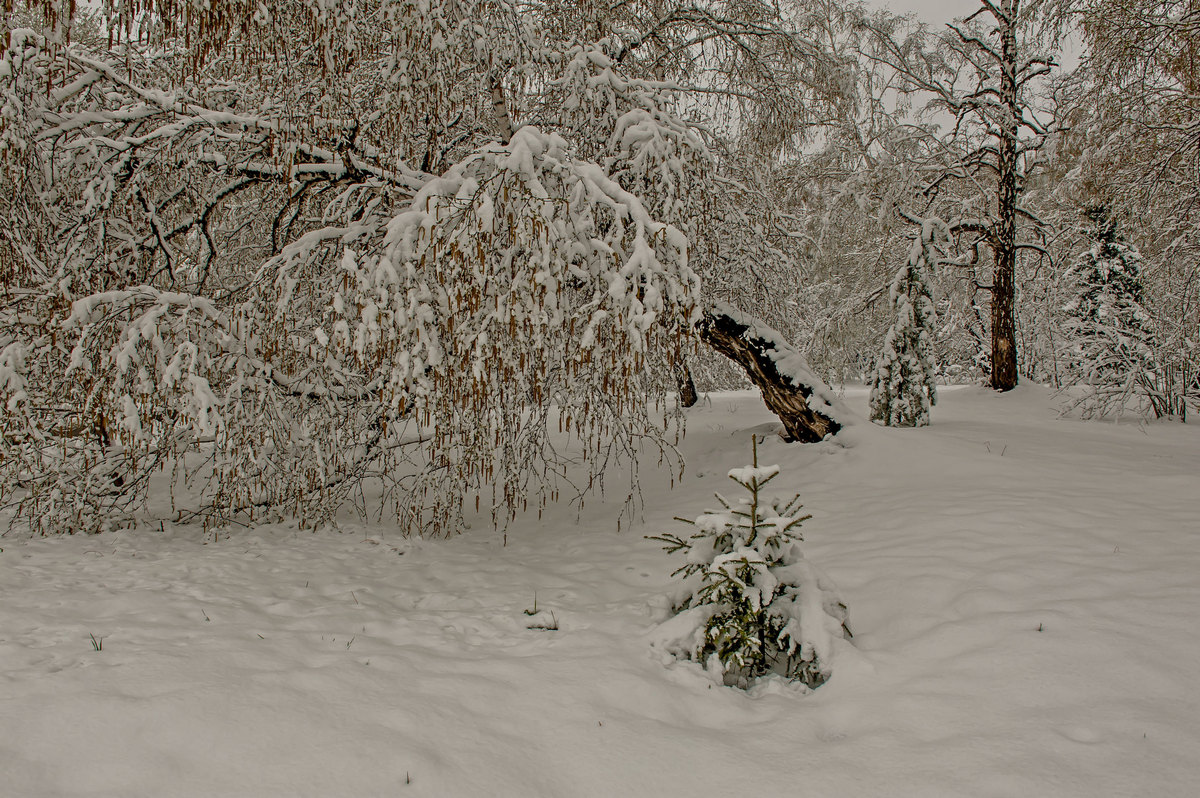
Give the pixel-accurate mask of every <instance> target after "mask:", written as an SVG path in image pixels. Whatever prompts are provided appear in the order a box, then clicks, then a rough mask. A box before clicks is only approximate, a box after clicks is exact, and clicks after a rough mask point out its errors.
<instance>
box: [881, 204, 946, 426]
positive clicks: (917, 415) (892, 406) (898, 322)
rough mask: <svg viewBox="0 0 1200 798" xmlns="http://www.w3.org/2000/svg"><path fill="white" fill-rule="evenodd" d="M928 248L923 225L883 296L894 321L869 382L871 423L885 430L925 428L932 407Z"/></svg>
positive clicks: (928, 230)
mask: <svg viewBox="0 0 1200 798" xmlns="http://www.w3.org/2000/svg"><path fill="white" fill-rule="evenodd" d="M932 247H933V236H932V225H931V224H930V223H926V224H924V225H922V230H921V235H920V236H919V237H918V238H917V239H916V240H914V241H913V245H912V249H911V251H910V252H909V256H908V262H907V263H905V264H904V266H902V267H901V268H900V270H899V271H897V272H896V277H895V279H893V280H892V287H891V290H890V291H889V294H888V296H889V299H890V302H891V306H892V318H893V319H894V320H893V322H892V326H891V328H890V329H889V330H888V332H887V336H886V337H885V338H884V344H883V354H881V355H880V357H879V361H878V363H877V364H876V366H875V377H874V379H873V380H872V382H871V420H872V421H875V422H876V423H879V424H884V425H886V426H889V427H924V426H927V425H928V424H929V408H930V407H932V406H933V405H935V404H937V386H936V384H935V377H936V368H935V365H934V351H933V341H934V335H935V334H936V331H935V329H934V319H935V312H934V305H933V297H932V295H931V292H930V289H929V285H930V282H931V277H930V273H929V265H930V259H931V256H932Z"/></svg>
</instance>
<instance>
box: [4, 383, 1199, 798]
mask: <svg viewBox="0 0 1200 798" xmlns="http://www.w3.org/2000/svg"><path fill="white" fill-rule="evenodd" d="M848 400H849V402H850V404H851V405H852V406H853V407H855V408H856V409H859V410H861V409H863V407H864V406H865V398H864V397H863V396H862V395H861V393H859V394H854V393H851V395H850V396H849V399H848ZM933 419H934V425H933V426H932V427H930V428H928V429H925V430H888V429H879V428H874V427H872V426H871V425H867V424H861V423H860V424H859V425H858V426H857V427H856V428H855V429H854V431H853V433H852V434H853V436H854V437H855V438H856V445H855V446H853V447H852V448H850V449H840V448H836V447H833V446H830V445H827V444H821V445H818V446H808V447H800V446H787V445H784V444H782V443H781V442H779V441H777V440H768V441H767V443H766V444H765V445H764V446H763V447H762V449H761V450H760V451H761V458H762V461H763V462H764V463H772V462H779V463H780V464H781V465H782V466H783V469H784V473H783V475H782V476H781V477H779V479H777V480H776V481H775V483H773V485H772V487H778V489H779V492H780V493H785V494H790V492H791V491H792V490H798V491H800V492H802V493H803V495H804V497H805V500H806V506H807V509H808V510H809V511H810V512H812V513H813V515H814V518H813V519H812V520H811V521H809V522H808V523H807V524H806V525H805V531H806V534H807V539H808V543H807V546H806V553H807V555H808V557H809V559H811V560H813V561H814V562H816V563H817V564H818V565H820V566H822V567H823V568H824V569H825V570H826V571H827V572H828V573H829V574H830V575H831V576H832V577H833V578H834V579H835V580H836V581H837V582H838V583H839V585H840V587H841V589H842V592H843V594H844V595H845V597H846V599H847V602H848V604H849V606H850V612H851V621H852V624H853V626H854V629H855V632H856V635H857V637H856V640H855V642H856V645H857V647H856V648H846V649H842V650H840V651H839V655H838V657H837V659H836V660H835V662H834V668H835V672H834V676H833V679H832V680H831V681H830V682H829V683H828V684H827V685H826V686H824V687H822V688H820V689H819V690H817V691H816V692H815V693H812V694H810V695H803V694H801V693H799V692H797V691H793V690H789V689H784V688H781V687H780V686H779V685H777V684H776V685H771V686H768V688H766V689H761V690H759V691H758V692H757V693H755V694H752V695H746V694H744V693H740V692H738V691H735V690H733V689H730V688H723V687H716V686H713V685H712V684H711V682H710V681H709V680H708V678H707V677H706V676H705V675H704V674H703V673H702V672H701V671H699V670H698V669H697V668H696V667H694V666H691V665H675V666H672V667H667V666H666V665H664V663H663V662H662V661H661V660H660V659H659V658H658V657H657V656H656V654H655V653H654V651H653V650H652V649H651V647H650V645H649V641H650V639H651V638H652V632H651V629H652V626H653V624H654V623H655V622H656V620H658V619H660V618H661V617H662V614H663V612H664V610H663V609H662V607H663V600H662V598H661V596H662V595H663V594H664V593H665V592H666V591H667V590H668V587H669V580H668V577H667V575H668V573H669V571H670V570H671V568H672V567H673V566H672V563H671V561H670V558H668V557H667V555H665V554H663V553H662V552H661V551H660V550H659V549H658V547H657V544H654V543H651V542H647V541H645V540H643V539H642V535H643V534H647V533H652V532H656V531H660V530H664V529H671V530H678V529H679V526H678V525H677V524H675V523H674V522H672V521H671V520H670V519H671V516H673V515H685V516H688V517H694V516H695V515H698V514H699V512H700V511H701V510H702V509H703V508H704V507H705V506H711V505H712V504H713V502H712V501H711V498H710V496H711V492H712V491H713V490H725V489H727V487H733V486H732V484H731V483H729V481H728V480H727V479H726V478H725V472H726V471H727V470H728V469H729V468H731V467H734V466H738V465H742V464H743V463H744V462H746V461H747V460H748V449H749V446H748V441H749V432H748V431H749V430H750V429H758V430H762V429H765V427H764V426H763V425H764V424H765V423H767V422H769V421H770V416H769V415H768V414H767V412H766V411H765V410H763V409H762V407H761V405H760V403H759V402H758V400H757V399H756V398H755V397H754V396H752V395H750V394H737V395H717V396H714V397H712V399H711V402H710V403H708V404H706V405H704V406H702V407H699V408H697V409H695V410H694V411H693V412H692V415H691V418H690V421H689V432H688V436H687V439H686V441H685V443H684V446H683V448H684V450H685V452H686V453H687V454H688V456H689V461H690V465H689V468H688V471H687V473H686V475H685V477H684V483H683V485H682V487H679V488H676V489H675V490H668V489H667V483H666V477H665V475H659V476H655V472H654V471H653V469H652V468H651V467H650V464H647V466H646V467H645V468H644V469H643V473H644V474H645V475H646V476H645V479H644V482H645V483H646V491H645V492H646V497H647V502H648V506H647V508H646V511H645V514H644V519H645V520H644V524H642V525H639V526H637V527H636V528H634V529H633V530H626V531H622V532H620V533H618V532H616V531H615V529H614V523H613V517H614V514H615V512H616V509H617V507H618V505H615V504H605V503H602V502H597V503H594V504H589V505H588V506H587V507H586V508H585V509H584V512H583V513H582V515H581V516H579V517H578V518H577V517H576V515H575V513H574V512H572V511H570V510H568V509H567V508H556V509H554V511H553V512H551V513H550V514H548V515H547V516H546V518H545V519H543V520H542V521H540V522H535V521H522V522H519V523H517V524H515V525H514V526H512V527H510V528H509V530H508V534H507V541H505V538H503V537H502V536H501V535H500V534H499V533H494V532H492V531H491V530H485V529H482V528H481V527H479V526H477V527H476V529H475V530H473V531H471V532H468V533H467V534H464V535H462V536H460V537H458V538H456V539H453V540H450V541H423V542H410V541H405V540H404V539H402V538H401V537H400V536H399V535H398V534H397V533H396V532H395V531H394V530H392V529H389V528H381V527H363V526H347V527H344V528H343V531H342V533H340V534H339V533H337V532H321V533H316V534H314V533H310V532H299V531H296V530H295V529H293V528H289V527H285V526H272V527H266V528H260V529H257V530H254V531H244V530H235V531H233V532H232V533H231V536H230V537H229V538H228V539H222V540H220V541H219V542H215V543H212V542H210V543H207V544H206V543H205V539H204V535H203V534H202V533H201V532H200V530H198V529H195V528H187V527H180V528H176V529H172V528H170V527H169V526H168V527H166V529H165V532H159V530H158V529H157V528H155V529H153V530H150V529H146V530H139V531H129V532H121V533H117V534H112V535H104V536H100V537H91V538H85V537H72V538H61V539H47V540H26V539H20V538H15V537H13V536H11V535H10V536H8V537H6V538H3V539H0V547H2V548H3V551H2V552H0V794H2V795H4V796H21V797H25V796H28V797H29V798H40V797H42V796H46V797H48V796H78V795H96V796H121V797H122V798H132V797H133V796H155V797H156V798H157V797H159V796H234V795H238V796H264V797H265V796H407V795H411V796H435V797H437V798H445V797H450V798H454V797H455V796H529V797H530V798H539V797H542V796H544V797H545V798H558V797H559V796H621V798H636V797H637V796H688V797H689V798H695V797H696V796H725V795H733V794H753V795H789V796H792V795H794V796H942V795H944V796H966V795H970V796H1081V797H1086V798H1095V796H1119V795H1128V796H1188V798H1191V796H1194V795H1197V794H1200V793H1198V791H1200V678H1198V677H1197V668H1198V667H1200V665H1198V663H1200V621H1198V619H1200V521H1198V520H1197V519H1198V516H1200V513H1198V511H1200V429H1198V428H1197V427H1196V426H1194V425H1187V426H1183V425H1178V424H1154V425H1150V426H1148V427H1141V426H1139V425H1137V424H1129V423H1123V424H1120V425H1114V424H1105V423H1088V424H1084V423H1080V422H1078V421H1072V420H1059V419H1056V418H1055V412H1054V410H1053V402H1052V400H1051V398H1050V397H1049V395H1048V394H1047V392H1045V391H1044V390H1042V389H1039V388H1036V387H1022V388H1020V389H1018V390H1017V391H1016V392H1015V394H1013V395H1007V396H997V395H994V394H992V393H991V392H989V391H986V390H983V389H979V388H963V389H959V390H945V391H944V392H943V394H942V404H941V405H939V406H938V407H937V408H935V409H934V416H933ZM505 542H507V545H505ZM535 593H536V596H537V607H538V610H539V611H540V612H541V614H540V615H538V616H529V615H526V614H525V612H524V611H525V610H526V609H532V608H533V604H534V595H535ZM542 621H548V622H549V623H548V624H547V625H551V626H553V625H554V624H555V623H557V625H558V627H559V628H558V630H557V631H546V630H536V629H528V628H526V627H527V626H529V625H530V624H536V623H539V622H542ZM90 635H95V637H96V638H97V639H98V640H99V639H101V638H102V639H103V644H102V650H100V651H94V650H93V645H92V641H91V639H90Z"/></svg>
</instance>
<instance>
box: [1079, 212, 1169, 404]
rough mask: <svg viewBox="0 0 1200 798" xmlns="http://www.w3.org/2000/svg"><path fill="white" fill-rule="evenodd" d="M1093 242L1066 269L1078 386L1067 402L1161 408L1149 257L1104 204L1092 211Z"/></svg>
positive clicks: (1090, 213)
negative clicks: (1147, 286)
mask: <svg viewBox="0 0 1200 798" xmlns="http://www.w3.org/2000/svg"><path fill="white" fill-rule="evenodd" d="M1088 216H1089V217H1090V218H1091V219H1092V221H1093V222H1094V224H1095V227H1094V229H1093V232H1092V238H1093V244H1092V246H1091V248H1090V249H1088V251H1086V252H1084V253H1083V254H1081V255H1080V256H1079V257H1078V259H1076V261H1075V262H1074V263H1073V264H1072V265H1071V268H1070V269H1069V270H1068V271H1067V274H1066V281H1067V282H1068V284H1070V285H1071V286H1073V288H1074V297H1073V298H1072V299H1071V301H1070V302H1068V303H1067V305H1066V307H1064V308H1063V311H1064V312H1065V313H1066V315H1067V320H1066V323H1065V325H1064V326H1065V328H1066V333H1067V342H1066V344H1065V346H1064V349H1065V351H1064V353H1063V358H1062V359H1063V362H1064V364H1065V366H1066V371H1067V380H1066V384H1067V385H1068V386H1070V387H1075V388H1076V389H1077V393H1076V394H1075V396H1074V398H1073V399H1072V400H1071V401H1070V402H1069V403H1068V404H1067V407H1066V409H1067V410H1072V409H1075V408H1079V410H1080V412H1081V414H1082V415H1083V417H1085V418H1088V417H1092V416H1101V417H1102V416H1106V415H1109V414H1114V415H1118V416H1119V415H1121V414H1122V413H1123V412H1124V411H1125V410H1126V409H1128V405H1129V404H1130V403H1131V402H1135V403H1140V404H1141V405H1142V406H1143V407H1149V408H1150V409H1152V410H1153V411H1154V412H1155V415H1158V416H1162V415H1166V414H1167V413H1168V411H1167V408H1166V403H1165V402H1163V401H1156V399H1160V396H1159V394H1160V390H1159V386H1158V382H1159V379H1158V372H1159V371H1160V370H1159V368H1158V365H1157V364H1156V362H1155V354H1154V349H1155V347H1154V334H1153V331H1152V326H1151V318H1150V314H1149V313H1148V312H1147V311H1146V309H1145V308H1144V307H1143V306H1142V301H1143V293H1144V291H1143V287H1142V277H1141V274H1142V256H1141V254H1140V253H1139V252H1138V250H1137V248H1136V247H1134V246H1132V245H1131V244H1128V243H1126V242H1125V241H1123V240H1122V239H1121V237H1120V236H1119V235H1118V233H1117V230H1116V224H1115V223H1114V222H1113V221H1112V220H1111V219H1109V218H1108V215H1107V213H1106V211H1105V210H1104V209H1099V208H1097V209H1092V210H1090V211H1089V212H1088Z"/></svg>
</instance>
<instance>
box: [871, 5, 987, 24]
mask: <svg viewBox="0 0 1200 798" xmlns="http://www.w3.org/2000/svg"><path fill="white" fill-rule="evenodd" d="M871 5H873V6H878V7H879V8H889V9H891V10H892V11H895V12H897V13H900V14H908V13H910V12H911V13H913V14H916V15H917V17H918V18H919V19H921V20H923V21H925V22H949V21H950V20H952V19H954V18H955V17H963V16H966V15H967V14H970V13H971V12H972V11H974V10H975V9H977V8H979V3H977V2H974V0H871Z"/></svg>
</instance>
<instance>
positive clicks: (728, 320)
mask: <svg viewBox="0 0 1200 798" xmlns="http://www.w3.org/2000/svg"><path fill="white" fill-rule="evenodd" d="M697 331H698V332H699V334H700V340H702V341H704V342H705V343H706V344H708V345H709V346H711V347H712V348H713V349H715V350H717V351H718V352H720V353H721V354H722V355H724V356H725V357H727V358H729V359H730V360H732V361H733V362H735V363H737V364H738V365H739V366H741V367H742V368H743V369H745V370H746V374H747V375H748V376H749V377H750V381H751V382H753V383H754V385H755V386H757V387H758V389H759V390H760V391H762V395H763V401H764V402H766V405H767V407H768V408H770V409H771V412H773V413H774V414H775V415H777V416H779V420H780V421H782V422H783V429H784V436H783V437H784V440H788V441H799V442H801V443H815V442H816V441H820V440H823V439H824V438H825V436H826V435H829V434H832V433H835V432H837V431H838V430H839V429H841V428H842V425H841V424H839V423H838V422H837V421H836V420H834V419H832V418H830V417H829V416H828V415H825V414H824V413H820V412H817V411H815V410H813V409H812V407H810V406H809V398H810V397H811V396H812V394H813V386H812V385H805V384H804V383H803V382H802V381H800V380H798V379H797V378H796V376H795V375H793V374H787V373H783V372H781V371H780V368H779V361H780V360H781V359H783V358H786V357H788V356H793V355H794V356H795V357H799V355H798V354H797V353H796V352H795V350H793V349H792V348H791V347H790V346H789V345H788V344H787V342H785V341H783V340H782V338H780V337H779V336H778V335H777V334H775V333H774V332H773V331H770V330H768V329H766V328H760V327H758V326H757V325H753V324H751V323H749V322H748V320H746V319H743V318H741V317H740V314H737V313H736V312H735V311H732V309H728V308H723V307H716V308H710V309H708V310H707V311H705V313H704V317H703V318H702V319H701V320H700V322H699V324H698V325H697Z"/></svg>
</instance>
